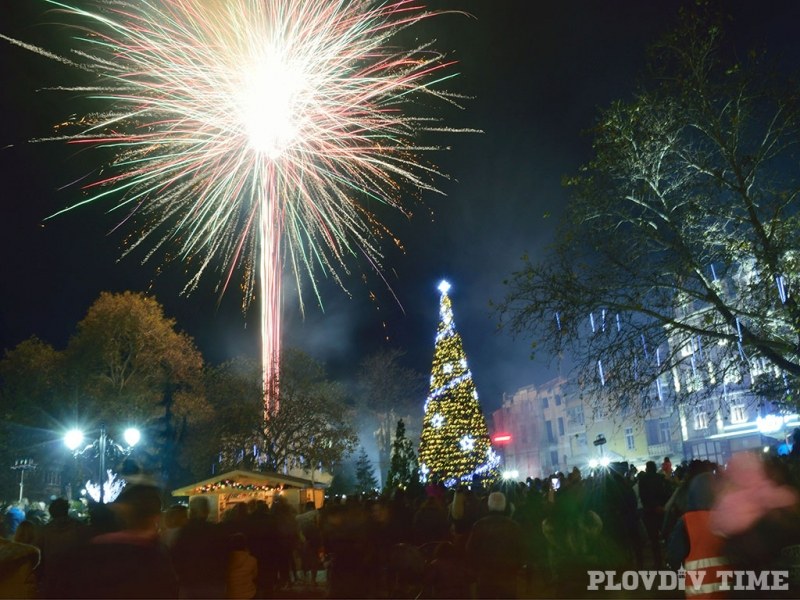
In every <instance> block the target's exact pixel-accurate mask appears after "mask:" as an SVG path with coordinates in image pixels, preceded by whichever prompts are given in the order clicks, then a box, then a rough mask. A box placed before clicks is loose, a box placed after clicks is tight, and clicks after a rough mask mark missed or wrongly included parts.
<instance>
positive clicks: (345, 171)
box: [3, 0, 459, 411]
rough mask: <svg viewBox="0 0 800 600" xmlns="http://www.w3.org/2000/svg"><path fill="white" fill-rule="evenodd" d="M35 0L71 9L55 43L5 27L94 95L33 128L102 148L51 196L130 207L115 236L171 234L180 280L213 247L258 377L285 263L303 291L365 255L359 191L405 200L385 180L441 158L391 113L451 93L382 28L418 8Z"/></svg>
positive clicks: (374, 247) (199, 271)
mask: <svg viewBox="0 0 800 600" xmlns="http://www.w3.org/2000/svg"><path fill="white" fill-rule="evenodd" d="M45 1H46V2H48V3H49V4H51V5H53V6H55V7H57V8H56V10H57V11H59V12H60V13H61V14H62V15H63V16H64V18H65V21H74V23H75V26H76V31H77V34H76V36H75V37H74V38H73V39H74V42H75V44H74V45H75V49H74V50H73V51H72V52H71V58H66V57H61V56H57V55H54V54H52V53H51V52H49V51H47V50H44V49H41V48H37V47H33V46H30V45H26V44H24V43H23V42H18V41H16V40H11V39H9V38H5V37H4V36H3V37H4V39H9V41H11V42H12V43H15V44H18V45H22V46H23V47H27V48H28V49H30V50H33V51H35V52H37V53H39V54H42V55H44V56H48V57H50V58H53V59H55V60H59V61H61V62H63V63H64V64H68V65H74V66H77V67H79V68H81V69H84V70H89V71H91V72H93V73H95V74H96V75H97V76H98V80H97V83H96V84H95V85H94V86H93V87H92V86H90V87H87V86H86V85H85V84H83V85H81V86H80V87H79V86H76V87H74V88H64V87H63V86H62V87H61V88H60V89H67V90H73V91H76V90H80V91H81V92H82V93H83V94H84V95H85V96H86V97H87V98H89V99H92V100H94V101H95V102H97V103H98V104H99V105H100V106H101V108H100V109H98V112H94V113H88V114H87V115H85V116H84V117H83V118H82V119H80V120H78V121H75V122H73V123H72V126H73V127H74V128H76V129H77V132H71V131H66V132H59V134H57V135H54V136H52V137H50V138H46V139H48V140H56V139H61V140H66V141H68V142H70V143H74V144H88V145H90V146H94V147H100V148H110V149H111V150H112V151H113V152H114V156H115V158H114V160H113V161H112V163H111V165H110V167H111V173H110V174H109V175H108V176H106V177H105V178H104V179H102V180H99V181H95V182H93V183H91V184H89V185H86V186H85V187H84V189H85V190H87V192H86V193H87V197H86V198H85V199H83V200H82V201H80V202H77V203H75V204H73V205H71V206H69V207H68V208H66V209H64V210H72V209H74V208H76V207H78V206H81V205H85V204H89V203H93V202H97V201H99V200H101V199H111V200H112V201H113V202H114V208H115V209H119V208H126V209H127V210H129V211H130V212H131V213H132V214H135V215H136V216H137V217H138V218H142V219H143V220H144V223H143V225H142V228H141V234H140V235H138V237H137V238H136V239H135V240H134V242H133V243H132V244H131V245H130V247H129V248H128V249H127V250H126V252H130V251H132V250H133V249H135V248H137V247H140V246H142V245H143V244H145V242H147V243H148V244H149V245H150V249H149V250H148V251H147V253H146V256H145V260H147V259H148V258H150V257H152V256H153V255H154V254H155V253H156V251H158V250H160V249H163V248H165V247H166V245H167V244H168V243H171V244H175V245H177V247H178V248H179V256H180V258H181V259H182V260H184V261H186V262H188V263H191V264H192V265H193V269H194V271H193V275H192V276H191V277H190V279H189V281H188V283H187V285H186V287H185V289H184V291H185V292H190V291H192V290H193V289H194V288H195V287H196V286H197V284H198V281H199V279H200V277H201V276H202V275H203V273H204V272H205V271H206V270H207V269H208V268H209V267H210V266H212V262H213V264H214V265H215V266H216V267H217V268H219V270H220V272H221V274H222V276H221V277H220V284H219V286H218V291H219V292H220V293H222V292H224V290H225V288H226V287H227V286H228V285H229V283H230V282H231V280H232V278H233V276H234V273H235V272H236V271H237V270H241V272H242V273H243V274H244V275H243V283H242V290H243V308H244V309H246V308H247V306H248V305H249V303H250V301H251V300H252V299H253V298H254V297H255V296H257V295H258V294H257V292H259V293H260V295H261V298H260V302H261V306H262V310H261V312H262V337H263V341H262V344H263V347H262V357H263V363H264V383H265V386H266V385H267V384H268V382H270V381H271V380H272V378H273V377H274V376H275V375H276V373H277V371H276V368H277V367H276V366H277V364H278V361H279V357H280V321H281V318H280V307H281V301H282V300H281V289H282V287H281V271H282V266H283V264H284V262H285V263H287V264H288V266H289V267H290V268H291V271H292V273H293V276H294V278H295V279H296V281H297V286H298V290H300V289H301V275H302V274H303V273H308V274H309V276H310V277H309V280H310V282H311V286H312V288H313V291H314V293H315V295H316V297H317V300H318V301H320V298H319V292H318V289H317V285H316V276H317V273H318V272H319V273H321V274H323V275H326V276H331V277H333V278H334V279H335V280H336V281H337V282H338V283H339V284H340V285H343V284H342V279H341V273H346V272H347V266H346V264H345V261H346V260H347V259H348V258H350V257H354V256H359V255H360V256H362V257H365V258H366V259H367V262H368V264H370V265H371V266H375V267H378V266H379V265H380V263H381V252H380V249H379V241H380V239H381V238H382V237H384V236H385V235H386V234H387V231H386V229H385V227H383V226H382V225H381V224H380V222H379V220H378V219H377V217H376V216H375V215H373V214H372V213H371V211H369V210H368V209H367V208H365V207H364V206H363V205H361V204H359V203H358V202H359V200H361V199H365V198H366V199H369V200H375V201H378V202H379V203H381V204H383V205H388V206H390V207H392V208H395V209H398V210H400V211H403V212H405V210H404V207H403V204H401V201H400V190H401V187H402V186H404V185H406V186H409V185H410V186H412V187H414V188H416V189H417V190H429V191H438V190H436V188H435V186H434V181H435V179H436V177H437V176H440V175H441V174H440V173H439V172H438V171H437V170H436V169H435V168H434V167H431V166H428V165H426V164H423V163H422V162H421V161H420V159H419V157H420V155H421V154H422V153H424V152H427V151H430V150H436V149H438V148H435V147H430V146H422V145H418V144H416V143H415V142H414V140H415V138H416V137H417V136H418V135H419V134H420V133H421V132H424V131H437V132H440V131H451V130H449V129H448V128H446V127H442V126H441V125H440V124H439V123H438V121H437V120H436V119H434V118H430V117H424V116H419V115H416V116H415V115H412V114H406V112H405V111H406V109H407V108H408V107H409V106H410V105H411V104H412V103H413V102H416V101H417V100H418V99H419V98H420V96H421V95H425V96H431V97H433V98H435V99H438V100H442V101H445V102H448V103H451V104H454V105H456V106H457V105H458V104H457V103H458V101H459V98H458V97H457V96H456V95H453V94H449V93H447V92H444V91H440V90H438V88H437V86H438V85H440V84H441V82H443V81H444V80H446V79H448V78H449V77H452V76H453V75H454V74H450V73H449V71H448V67H450V66H451V65H452V64H453V63H452V62H449V61H447V60H446V59H445V57H444V56H443V55H442V54H440V53H438V52H436V51H434V50H433V49H432V48H431V46H430V45H429V44H423V45H421V46H418V47H416V48H413V49H410V50H404V49H400V48H398V47H396V46H393V45H392V43H391V42H392V38H393V37H395V36H396V35H397V34H398V33H399V32H400V31H402V30H404V29H406V28H407V27H409V26H413V25H415V24H416V23H418V22H419V21H421V20H423V19H426V18H428V17H430V16H431V15H432V14H434V13H431V12H429V11H426V10H425V9H424V8H423V7H421V6H419V5H418V4H416V3H415V2H411V1H409V0H398V1H395V2H388V3H386V2H384V3H382V2H374V1H372V0H348V1H344V0H340V1H336V0H269V1H264V0H226V1H225V2H213V1H210V0H161V1H159V2H148V1H145V0H136V1H135V2H130V1H125V0H110V1H109V2H105V3H102V4H101V3H97V5H96V6H97V9H96V11H92V10H86V9H82V8H79V7H76V6H73V5H69V4H65V3H62V2H58V1H56V0H45ZM61 212H64V211H61ZM57 214H60V213H57ZM300 304H301V309H302V296H301V299H300ZM265 389H266V388H265ZM267 396H269V394H267ZM269 408H270V407H269V398H267V405H266V409H267V411H268V410H269Z"/></svg>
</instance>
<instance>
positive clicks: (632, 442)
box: [625, 427, 636, 450]
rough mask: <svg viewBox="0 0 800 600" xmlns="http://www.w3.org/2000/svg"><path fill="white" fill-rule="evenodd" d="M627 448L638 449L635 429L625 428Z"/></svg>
mask: <svg viewBox="0 0 800 600" xmlns="http://www.w3.org/2000/svg"><path fill="white" fill-rule="evenodd" d="M625 447H626V448H627V449H628V450H633V449H634V448H635V447H636V439H635V438H634V437H633V427H626V428H625Z"/></svg>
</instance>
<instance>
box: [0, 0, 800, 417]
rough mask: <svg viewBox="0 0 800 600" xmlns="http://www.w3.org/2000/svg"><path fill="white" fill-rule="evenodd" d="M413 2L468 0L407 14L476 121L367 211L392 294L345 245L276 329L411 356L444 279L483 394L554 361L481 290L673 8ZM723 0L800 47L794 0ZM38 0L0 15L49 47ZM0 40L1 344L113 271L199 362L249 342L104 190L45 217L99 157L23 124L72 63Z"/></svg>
mask: <svg viewBox="0 0 800 600" xmlns="http://www.w3.org/2000/svg"><path fill="white" fill-rule="evenodd" d="M76 4H80V3H79V2H76ZM428 5H429V6H431V7H432V8H445V9H452V10H463V11H465V12H467V13H470V14H471V15H472V16H470V17H467V16H463V15H445V16H440V17H437V18H435V19H432V20H430V21H428V22H427V23H425V24H424V25H422V26H419V27H417V28H416V29H415V32H416V35H417V36H418V38H419V40H420V41H423V40H428V39H435V40H436V43H435V47H436V48H437V49H439V50H443V51H446V52H448V53H449V54H450V56H451V57H452V58H454V59H456V60H458V61H459V64H458V65H457V67H456V71H457V72H458V73H459V74H460V75H459V76H458V77H457V78H456V79H454V80H451V81H450V82H449V85H448V89H449V90H452V91H455V92H458V93H461V94H465V95H467V96H470V97H472V99H470V100H466V101H464V110H462V111H449V110H447V111H439V112H438V113H437V111H436V110H434V111H433V112H434V113H435V114H442V115H443V116H444V117H445V120H446V123H447V124H448V125H451V126H453V127H471V128H476V129H481V130H482V131H483V133H481V134H459V135H442V136H441V137H440V138H438V139H432V140H431V141H435V142H438V143H440V144H441V145H443V146H450V147H451V149H450V150H449V151H443V152H440V153H437V154H436V155H431V156H429V157H428V158H430V159H431V160H432V161H433V162H435V163H436V164H437V165H438V166H439V167H440V168H441V170H442V171H443V172H445V173H448V174H449V175H450V176H451V179H450V180H440V181H439V187H440V189H441V190H442V191H443V192H445V193H446V197H440V196H435V195H433V194H427V195H425V196H423V201H424V203H425V207H426V208H422V207H420V209H418V210H416V211H415V215H414V218H412V219H411V220H405V219H403V218H400V217H399V216H398V215H397V214H392V213H389V212H379V213H378V214H379V216H380V217H381V218H382V219H384V220H385V222H387V223H388V224H389V225H390V226H391V228H392V230H393V231H394V232H395V233H396V234H397V236H398V237H399V238H400V239H401V240H402V241H403V242H404V245H405V252H404V253H401V252H399V251H396V250H394V249H393V248H391V247H390V246H389V245H388V244H387V245H385V246H384V248H385V250H386V260H385V273H384V275H385V277H386V279H387V281H388V283H389V285H390V286H391V290H392V292H393V294H394V295H396V296H397V300H399V303H398V301H397V300H395V299H394V297H393V294H392V292H390V291H389V290H388V289H387V288H386V286H385V285H383V284H382V283H381V281H380V278H378V277H376V276H375V275H374V274H370V275H369V277H368V278H367V283H364V282H363V281H362V278H361V276H360V275H361V273H362V271H364V270H365V269H368V267H367V266H366V265H365V264H358V263H350V267H351V271H352V276H351V277H350V278H349V279H347V280H346V284H347V286H348V289H349V292H350V296H348V295H347V294H345V293H344V292H342V291H341V290H340V289H339V288H338V287H337V286H336V285H335V284H334V283H333V282H329V281H328V282H326V281H323V282H321V288H322V292H323V301H324V312H323V311H321V310H320V309H319V307H318V306H316V305H315V303H314V300H313V298H311V297H310V296H309V297H307V298H306V301H307V312H306V315H305V319H302V318H301V316H300V314H299V311H298V302H297V298H296V296H294V295H293V292H292V291H291V290H286V297H285V302H284V305H285V317H284V329H285V335H284V346H297V347H300V348H302V349H304V350H306V351H307V352H309V353H310V354H311V355H313V356H314V357H316V358H318V359H320V360H322V361H324V362H325V363H326V364H327V365H328V367H329V370H330V371H331V373H332V374H333V375H334V376H336V377H337V378H340V379H342V380H347V379H349V378H352V377H354V375H355V373H356V372H357V368H358V363H359V362H360V361H361V359H362V358H363V357H364V356H366V355H368V354H370V353H372V352H374V351H376V350H377V349H378V348H380V347H381V346H382V345H388V346H390V347H402V348H404V349H406V350H407V351H408V355H407V359H408V360H407V362H408V366H410V367H413V368H416V369H417V370H419V371H421V372H423V373H427V372H428V371H429V369H430V361H431V358H432V355H433V342H434V335H435V331H436V324H437V320H438V291H437V289H436V286H437V284H438V282H439V281H440V280H441V279H442V278H447V279H448V280H449V281H450V282H451V284H452V286H453V287H452V289H451V292H450V295H451V298H452V300H453V308H454V314H455V322H456V327H457V328H458V330H459V332H460V333H461V335H462V337H463V340H464V346H465V350H466V352H467V358H468V361H469V364H470V367H471V369H472V372H473V375H474V378H475V381H476V384H477V386H478V392H479V394H480V397H481V401H482V404H483V406H484V409H485V410H486V411H487V412H490V411H491V410H494V409H495V408H497V407H498V406H499V405H500V402H501V399H502V394H503V392H513V391H515V390H516V389H517V388H519V387H521V386H524V385H528V384H531V383H543V382H544V381H546V380H547V379H548V378H550V377H551V376H553V375H555V374H557V373H558V365H557V364H556V363H551V362H550V361H549V360H548V358H547V357H546V356H539V357H537V360H536V361H535V362H534V361H531V360H530V359H529V340H525V339H516V340H515V339H513V338H511V337H510V336H509V335H508V334H507V333H504V332H498V331H497V317H496V315H493V314H492V312H491V310H490V308H489V302H490V300H499V299H501V298H502V296H503V292H504V288H503V283H502V282H503V279H504V278H506V277H507V276H508V275H509V274H510V273H511V272H512V271H513V270H515V269H516V268H518V267H519V266H520V265H521V263H520V260H519V258H520V256H521V255H522V254H523V253H524V252H526V251H527V252H529V253H531V254H532V255H534V256H535V255H537V254H541V253H542V252H543V250H544V248H545V247H546V245H547V244H548V242H549V241H550V240H551V239H552V234H553V231H554V229H555V227H556V224H557V222H558V218H559V216H560V214H561V213H562V210H563V207H564V205H565V203H566V202H567V195H566V193H565V192H564V190H563V189H562V187H561V178H562V177H563V176H565V175H570V174H573V173H574V172H575V171H576V170H577V169H578V167H579V166H580V165H581V164H582V163H584V162H586V161H587V160H588V159H589V157H590V139H589V137H588V136H586V135H584V134H583V133H582V132H583V131H585V130H586V129H588V128H589V127H591V126H592V124H593V123H594V121H595V118H596V116H597V110H598V109H599V108H601V107H604V106H607V105H608V104H609V103H610V102H611V101H612V100H615V99H626V98H629V97H630V95H631V94H632V92H633V90H634V85H635V81H636V79H637V76H638V75H639V74H641V73H642V70H643V67H644V64H645V56H644V50H645V48H646V47H647V46H648V45H649V44H650V43H651V42H652V41H654V40H655V39H656V38H658V37H659V36H660V34H661V33H662V32H664V31H666V30H667V29H669V28H670V27H671V26H672V25H673V24H674V23H675V21H676V17H677V12H678V7H679V6H681V3H680V2H675V1H658V2H656V1H652V2H645V1H643V0H637V1H630V0H626V1H614V2H600V1H588V0H587V1H581V2H576V1H563V0H555V1H551V0H548V1H538V0H537V1H534V0H524V1H523V0H513V1H512V0H502V1H501V0H497V1H493V2H490V1H488V0H460V1H452V0H451V1H446V2H445V1H439V2H429V3H428ZM725 6H726V7H727V9H728V11H729V12H730V13H731V14H732V16H733V22H732V28H733V29H732V31H733V32H734V34H735V37H736V39H737V41H738V42H739V43H741V47H742V48H746V47H748V46H749V45H752V44H756V45H764V46H766V47H767V48H768V50H769V51H770V54H772V55H776V57H777V56H779V55H780V56H784V58H783V59H781V60H782V64H785V65H788V66H790V67H794V65H798V64H800V62H799V61H798V58H800V41H799V40H798V36H797V33H796V27H797V23H798V22H800V20H798V17H800V3H797V2H789V1H784V2H756V1H752V2H734V3H727V2H726V3H725ZM44 9H45V7H44V3H39V2H37V1H35V0H25V1H20V0H16V1H14V2H2V3H0V33H3V34H4V35H7V36H10V37H13V38H16V39H20V40H23V41H27V42H30V43H33V44H37V45H43V46H45V47H47V48H51V49H53V50H55V51H59V50H63V49H64V48H65V47H66V32H65V31H64V30H63V28H60V27H59V26H58V25H57V24H55V23H54V22H53V21H54V19H53V17H52V16H48V14H47V13H46V11H45V10H44ZM0 56H2V60H0V69H2V73H1V74H0V77H1V79H0V80H1V81H2V82H3V83H2V88H0V89H2V91H1V92H0V111H1V114H2V119H0V170H1V172H2V175H1V176H2V188H0V189H2V201H3V212H2V218H1V219H0V243H1V244H2V257H3V260H2V278H0V282H2V283H1V284H0V346H2V348H13V347H14V346H15V345H16V344H18V343H19V342H20V341H22V340H24V339H26V338H28V337H30V336H31V335H37V336H39V337H40V338H42V339H43V340H45V341H47V342H49V343H51V344H53V345H54V346H55V347H56V348H59V349H61V348H63V347H64V345H65V344H66V342H67V340H68V339H69V336H70V335H71V334H72V332H73V330H74V327H75V325H76V323H77V322H78V321H79V320H80V319H81V318H82V317H83V316H84V315H85V313H86V310H87V309H88V307H89V305H90V304H91V303H92V302H93V301H94V300H95V299H96V298H97V296H98V295H99V293H100V292H101V291H104V290H110V291H123V290H126V289H130V290H149V291H151V292H152V293H154V294H155V296H156V298H157V299H158V300H159V301H160V302H161V303H162V304H163V305H164V307H165V310H166V313H167V315H168V316H171V317H173V318H175V319H176V320H177V322H178V327H179V328H180V329H182V330H184V331H186V332H187V333H188V334H189V335H191V336H192V337H193V338H194V339H195V341H196V343H197V345H198V347H199V348H200V350H201V352H202V353H203V355H204V356H205V358H206V359H207V360H208V361H210V362H212V363H217V362H221V361H224V360H225V359H227V358H230V357H232V356H235V355H239V354H251V355H253V356H256V355H257V354H258V337H259V336H258V315H257V310H256V309H255V307H254V308H253V309H251V311H250V313H249V314H248V315H246V316H243V315H242V312H241V310H240V304H241V299H240V297H239V296H237V293H236V290H235V289H234V290H232V291H230V292H229V293H228V294H227V295H226V296H225V297H223V298H222V299H221V300H220V299H219V298H218V296H217V295H216V294H215V293H214V290H213V283H214V282H213V281H211V280H207V281H205V282H204V283H203V284H202V285H201V287H200V289H199V290H197V291H196V292H195V293H193V294H192V295H191V296H189V297H188V298H187V297H184V296H181V295H179V291H180V290H181V288H182V286H183V283H184V281H185V275H184V272H183V269H182V268H181V266H180V265H177V264H176V265H170V266H168V267H167V268H165V269H163V270H162V271H161V272H160V273H159V274H157V271H159V263H158V262H148V263H145V264H144V265H142V264H141V263H140V260H139V258H138V255H137V257H130V258H125V259H121V260H120V255H121V252H120V248H121V246H122V243H123V240H124V236H125V234H127V233H130V230H126V229H124V228H123V229H122V230H118V231H112V229H113V227H114V225H115V224H116V223H118V222H119V221H120V220H121V218H122V216H123V215H122V214H121V213H114V214H106V212H105V208H107V207H106V206H102V205H99V204H96V205H94V206H88V207H84V208H81V209H79V210H75V211H73V212H71V213H68V214H65V215H63V216H60V217H58V218H56V219H54V220H51V221H47V222H46V223H44V222H43V219H44V218H45V217H47V216H48V215H50V214H52V213H54V212H55V211H57V210H59V209H60V208H63V207H64V206H66V205H68V204H71V203H73V202H74V201H75V200H76V199H77V198H79V197H80V193H79V191H78V188H77V187H76V186H69V185H68V184H70V183H72V182H73V181H75V180H77V179H80V178H82V177H84V176H88V177H90V178H91V177H93V176H94V177H96V176H97V175H98V172H99V171H98V169H99V168H100V165H99V164H98V163H97V159H98V154H97V153H76V152H75V150H74V149H73V148H69V147H66V146H65V145H62V144H59V143H45V144H31V143H28V142H27V140H29V139H31V138H35V137H38V136H46V135H48V134H49V133H50V132H51V131H52V125H53V124H54V123H56V122H58V121H59V120H60V119H63V118H64V117H66V116H68V115H69V113H70V111H75V110H79V107H80V99H76V98H65V94H63V93H58V92H52V91H37V90H39V89H40V88H42V87H46V86H53V85H59V84H63V85H69V84H74V83H75V82H76V81H77V80H79V79H80V74H79V73H76V72H75V71H74V70H72V69H70V68H69V67H64V66H61V65H58V64H56V63H54V62H52V61H49V60H47V59H46V58H43V57H40V56H37V55H34V54H32V53H29V52H26V51H25V50H22V49H20V48H16V47H13V46H11V45H9V44H7V43H6V42H5V41H3V40H0ZM409 193H411V191H410V190H409ZM109 206H110V205H109ZM431 211H433V216H431ZM286 279H287V280H288V279H290V278H288V277H287V278H286ZM370 292H372V293H374V295H375V300H371V296H370ZM387 338H388V341H387ZM423 402H424V398H420V412H421V411H422V404H423Z"/></svg>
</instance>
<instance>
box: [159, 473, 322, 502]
mask: <svg viewBox="0 0 800 600" xmlns="http://www.w3.org/2000/svg"><path fill="white" fill-rule="evenodd" d="M224 481H230V482H232V483H233V484H235V485H242V486H248V485H252V486H264V485H269V486H274V487H293V488H310V487H326V485H325V483H324V482H320V481H312V480H310V479H304V478H302V477H294V476H292V475H281V474H280V473H271V472H257V471H243V470H236V471H228V472H227V473H220V474H219V475H215V476H214V477H210V478H208V479H204V480H203V481H198V482H197V483H193V484H191V485H187V486H185V487H182V488H178V489H177V490H173V492H172V495H173V496H195V495H197V494H198V493H207V494H218V493H220V492H219V491H218V490H214V491H209V492H198V490H199V489H200V488H203V487H206V486H213V485H215V484H218V483H221V482H224Z"/></svg>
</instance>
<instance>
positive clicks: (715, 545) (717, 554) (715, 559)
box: [683, 510, 730, 600]
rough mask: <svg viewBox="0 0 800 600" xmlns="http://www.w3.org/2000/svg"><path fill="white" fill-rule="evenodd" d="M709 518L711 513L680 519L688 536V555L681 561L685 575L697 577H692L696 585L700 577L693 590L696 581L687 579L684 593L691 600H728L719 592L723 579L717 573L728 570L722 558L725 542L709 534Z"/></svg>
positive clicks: (722, 592) (693, 514) (725, 559)
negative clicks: (714, 599) (690, 573)
mask: <svg viewBox="0 0 800 600" xmlns="http://www.w3.org/2000/svg"><path fill="white" fill-rule="evenodd" d="M710 515H711V512H710V511H707V510H696V511H690V512H687V513H686V514H684V515H683V520H684V523H686V533H687V534H688V535H689V554H688V555H687V556H686V559H685V560H684V561H683V562H684V564H683V566H684V569H686V570H687V571H695V572H697V573H698V575H696V576H695V580H696V581H697V582H698V583H700V581H699V580H700V576H701V574H702V577H703V580H702V584H701V585H700V587H699V588H695V587H694V586H693V583H694V581H695V580H693V579H692V578H691V577H690V576H689V575H688V574H687V575H686V578H685V580H684V581H685V582H686V587H685V589H684V593H685V594H686V597H687V598H691V599H692V600H695V599H700V598H727V594H726V593H725V592H724V591H720V584H721V582H722V578H721V577H720V575H719V571H725V570H727V566H728V559H727V558H726V557H725V556H724V555H723V554H722V546H723V544H724V540H723V539H722V538H720V537H718V536H716V535H714V534H713V533H711V528H710V527H709V524H708V521H709V516H710ZM728 585H730V584H728Z"/></svg>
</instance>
